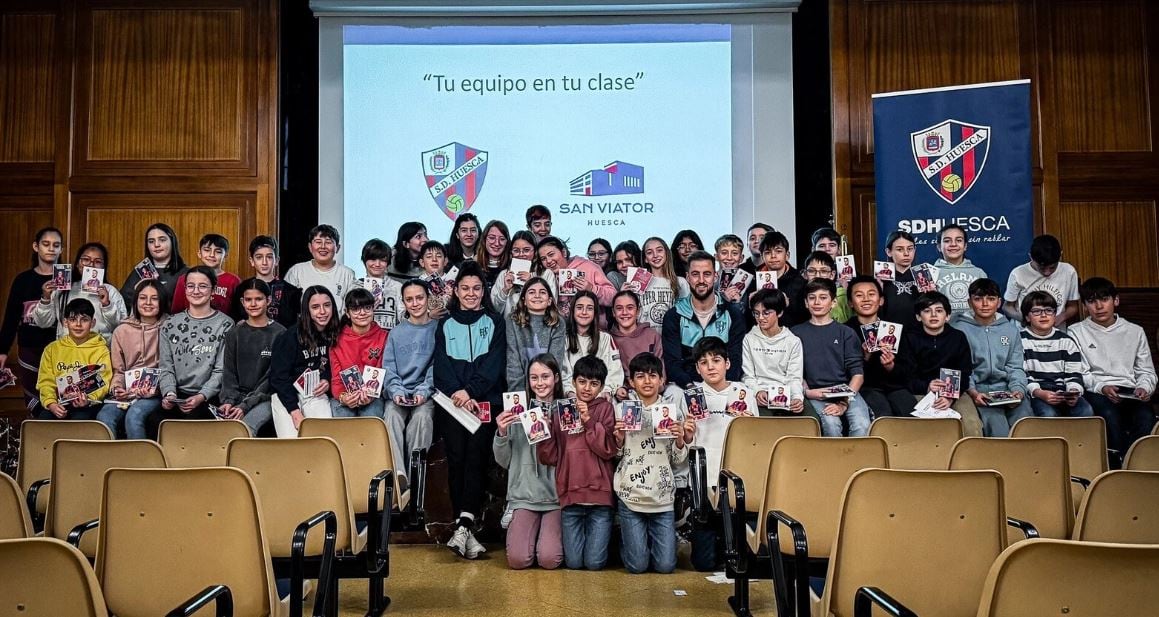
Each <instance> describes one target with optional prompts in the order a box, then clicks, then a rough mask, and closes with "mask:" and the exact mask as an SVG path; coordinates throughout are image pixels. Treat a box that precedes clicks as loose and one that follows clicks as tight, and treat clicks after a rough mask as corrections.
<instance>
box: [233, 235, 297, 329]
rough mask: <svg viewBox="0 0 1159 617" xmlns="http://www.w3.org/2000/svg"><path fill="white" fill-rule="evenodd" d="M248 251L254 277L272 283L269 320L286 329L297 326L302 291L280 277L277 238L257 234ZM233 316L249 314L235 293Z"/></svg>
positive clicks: (243, 316)
mask: <svg viewBox="0 0 1159 617" xmlns="http://www.w3.org/2000/svg"><path fill="white" fill-rule="evenodd" d="M249 250H250V266H252V267H253V269H254V277H255V278H257V279H258V280H261V281H265V283H266V285H269V286H270V306H269V308H268V309H266V312H267V313H269V315H270V319H272V320H274V321H276V322H278V323H280V324H282V326H283V327H285V328H286V329H293V328H295V327H297V325H298V313H299V312H301V310H302V290H301V289H298V288H297V287H295V286H293V285H291V284H289V283H287V282H286V281H284V280H282V279H280V278H278V260H279V257H278V255H279V253H278V241H277V240H275V239H274V238H272V237H270V236H257V237H255V238H254V239H253V240H250V246H249ZM232 315H233V316H234V317H236V318H238V319H245V316H246V312H245V310H244V309H243V308H242V306H241V298H239V297H238V294H237V293H234V295H233V311H232Z"/></svg>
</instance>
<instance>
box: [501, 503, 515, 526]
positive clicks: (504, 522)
mask: <svg viewBox="0 0 1159 617" xmlns="http://www.w3.org/2000/svg"><path fill="white" fill-rule="evenodd" d="M514 517H515V510H512V509H511V508H510V507H509V508H507V509H506V510H504V511H503V518H500V519H499V526H500V527H502V528H504V529H507V528H508V527H510V526H511V519H512V518H514Z"/></svg>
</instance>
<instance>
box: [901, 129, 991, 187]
mask: <svg viewBox="0 0 1159 617" xmlns="http://www.w3.org/2000/svg"><path fill="white" fill-rule="evenodd" d="M910 143H911V146H912V149H913V155H914V163H916V164H917V167H918V171H919V172H920V173H921V175H922V178H923V179H924V180H925V181H926V184H927V185H928V186H929V187H930V190H932V191H933V192H934V193H936V194H937V195H938V197H941V198H942V199H944V200H945V201H946V203H948V204H951V205H953V204H955V203H957V202H958V201H959V200H960V199H962V198H963V197H965V196H966V193H969V192H970V189H971V188H973V186H974V185H975V184H977V182H978V178H981V177H982V170H983V168H985V167H986V155H987V154H988V153H989V152H990V127H988V126H982V125H978V124H970V123H969V122H961V121H959V120H951V119H947V120H943V121H942V122H940V123H938V124H935V125H933V126H929V127H926V128H924V129H922V130H920V131H914V132H912V133H910Z"/></svg>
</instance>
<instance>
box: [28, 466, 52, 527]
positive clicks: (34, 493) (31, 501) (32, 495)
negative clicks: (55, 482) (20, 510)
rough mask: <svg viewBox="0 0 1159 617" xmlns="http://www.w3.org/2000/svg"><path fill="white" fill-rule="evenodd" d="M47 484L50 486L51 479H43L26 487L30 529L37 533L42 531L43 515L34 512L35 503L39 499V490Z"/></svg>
mask: <svg viewBox="0 0 1159 617" xmlns="http://www.w3.org/2000/svg"><path fill="white" fill-rule="evenodd" d="M49 484H52V479H51V478H44V479H42V480H37V481H35V482H33V483H32V486H29V487H28V498H27V500H28V516H29V517H31V518H32V527H33V530H34V531H36V532H37V533H39V532H41V531H44V515H43V514H41V513H40V512H37V511H36V502H37V500H38V499H39V498H40V489H42V488H44V487H46V486H48V485H49Z"/></svg>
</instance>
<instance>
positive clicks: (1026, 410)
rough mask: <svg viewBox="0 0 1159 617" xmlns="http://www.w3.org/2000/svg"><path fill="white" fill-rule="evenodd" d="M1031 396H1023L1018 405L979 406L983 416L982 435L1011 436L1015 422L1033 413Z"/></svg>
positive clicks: (980, 413)
mask: <svg viewBox="0 0 1159 617" xmlns="http://www.w3.org/2000/svg"><path fill="white" fill-rule="evenodd" d="M1029 398H1030V397H1023V399H1022V402H1021V403H1018V404H1017V405H1011V406H1003V407H979V408H978V415H980V416H982V435H983V436H985V437H1009V436H1010V427H1012V426H1014V423H1015V422H1017V421H1019V420H1021V419H1022V418H1026V417H1029V416H1031V415H1032V412H1031V407H1030V400H1029Z"/></svg>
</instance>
